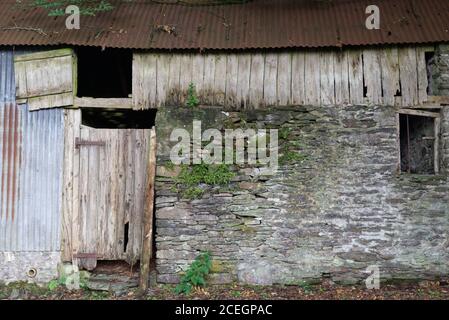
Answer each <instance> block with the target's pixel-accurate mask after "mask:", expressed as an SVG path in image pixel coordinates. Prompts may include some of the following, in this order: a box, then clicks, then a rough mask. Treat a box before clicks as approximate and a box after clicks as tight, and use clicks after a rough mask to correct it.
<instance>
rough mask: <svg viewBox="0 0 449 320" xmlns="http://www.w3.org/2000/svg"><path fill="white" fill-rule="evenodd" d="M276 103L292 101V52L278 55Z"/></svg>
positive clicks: (288, 103) (281, 103)
mask: <svg viewBox="0 0 449 320" xmlns="http://www.w3.org/2000/svg"><path fill="white" fill-rule="evenodd" d="M277 73H278V74H277V105H281V106H286V105H290V104H291V103H292V54H291V53H289V52H283V53H280V54H279V57H278V70H277Z"/></svg>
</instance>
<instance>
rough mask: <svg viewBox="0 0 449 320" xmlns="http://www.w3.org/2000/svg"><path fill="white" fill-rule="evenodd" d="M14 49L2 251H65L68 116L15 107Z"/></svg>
mask: <svg viewBox="0 0 449 320" xmlns="http://www.w3.org/2000/svg"><path fill="white" fill-rule="evenodd" d="M13 69H14V68H13V54H12V51H7V50H3V51H0V81H1V82H0V170H1V171H0V172H1V180H0V184H1V187H0V209H1V211H0V251H59V250H60V216H61V201H62V200H61V199H62V167H63V150H64V148H63V144H64V117H63V111H62V110H60V109H49V110H42V111H34V112H29V111H28V107H27V106H26V105H20V106H18V105H16V104H15V84H14V71H13Z"/></svg>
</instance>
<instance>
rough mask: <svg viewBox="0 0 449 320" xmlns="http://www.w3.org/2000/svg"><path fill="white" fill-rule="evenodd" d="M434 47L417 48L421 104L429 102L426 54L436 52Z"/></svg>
mask: <svg viewBox="0 0 449 320" xmlns="http://www.w3.org/2000/svg"><path fill="white" fill-rule="evenodd" d="M434 51H435V48H434V47H429V46H427V47H422V46H420V47H417V48H416V66H417V70H418V101H419V104H424V103H426V102H427V92H428V86H429V80H428V77H427V62H426V52H434Z"/></svg>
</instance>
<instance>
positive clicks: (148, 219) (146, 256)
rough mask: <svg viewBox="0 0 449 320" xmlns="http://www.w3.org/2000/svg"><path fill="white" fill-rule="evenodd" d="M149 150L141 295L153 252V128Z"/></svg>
mask: <svg viewBox="0 0 449 320" xmlns="http://www.w3.org/2000/svg"><path fill="white" fill-rule="evenodd" d="M149 150H150V151H149V158H148V165H147V180H146V190H145V206H144V212H143V237H142V239H143V240H142V241H143V243H142V252H141V258H140V279H139V291H140V293H141V294H144V293H145V292H146V291H147V289H148V279H149V274H150V260H151V255H152V251H153V250H152V246H153V209H154V180H155V174H156V129H155V127H154V126H153V128H151V130H150V148H149Z"/></svg>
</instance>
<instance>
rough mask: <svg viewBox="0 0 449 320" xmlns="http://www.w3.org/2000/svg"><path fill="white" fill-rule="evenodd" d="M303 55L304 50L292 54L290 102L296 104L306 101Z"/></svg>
mask: <svg viewBox="0 0 449 320" xmlns="http://www.w3.org/2000/svg"><path fill="white" fill-rule="evenodd" d="M304 57H305V54H304V52H294V53H293V54H292V103H293V104H296V105H303V104H305V102H306V97H305V81H306V79H305V62H304Z"/></svg>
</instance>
